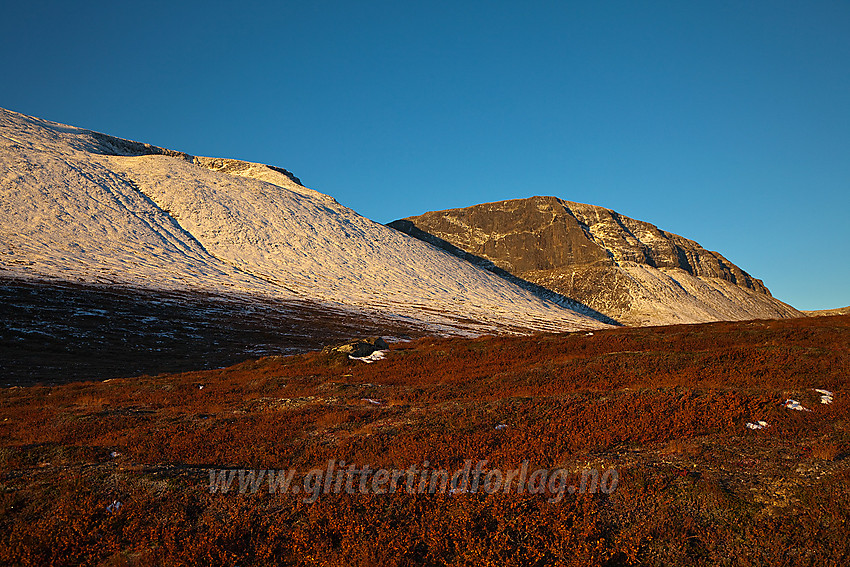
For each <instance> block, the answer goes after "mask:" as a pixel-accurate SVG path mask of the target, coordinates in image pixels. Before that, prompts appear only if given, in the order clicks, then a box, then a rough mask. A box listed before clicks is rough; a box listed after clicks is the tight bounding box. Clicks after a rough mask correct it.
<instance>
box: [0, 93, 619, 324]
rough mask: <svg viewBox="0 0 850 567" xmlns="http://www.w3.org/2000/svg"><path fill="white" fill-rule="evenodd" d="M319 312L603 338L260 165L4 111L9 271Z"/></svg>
mask: <svg viewBox="0 0 850 567" xmlns="http://www.w3.org/2000/svg"><path fill="white" fill-rule="evenodd" d="M4 273H5V274H6V275H12V276H29V277H33V278H45V277H48V278H59V279H62V280H68V281H78V282H87V283H101V284H109V285H116V284H118V285H120V284H126V285H132V286H140V287H149V288H156V289H192V290H204V291H209V292H213V293H219V294H220V293H231V294H239V295H249V296H250V295H256V296H264V297H272V298H276V299H292V300H305V299H307V300H315V301H317V302H321V303H325V304H328V305H340V304H341V305H347V306H354V307H356V308H358V309H360V310H362V311H364V312H370V311H371V312H379V313H381V314H383V315H384V316H386V315H388V314H389V315H396V316H398V317H399V318H402V319H407V320H411V321H421V322H423V323H425V324H426V325H427V326H428V327H429V328H431V329H433V330H437V331H444V332H473V333H481V332H493V331H512V330H513V331H516V330H575V329H583V328H596V327H601V326H603V325H602V324H601V323H599V322H598V321H597V320H595V319H592V318H590V317H588V316H586V315H584V314H581V313H578V312H576V311H574V310H571V309H568V308H565V307H563V306H561V305H558V304H555V303H552V302H550V301H547V300H545V299H541V298H540V297H538V296H536V295H534V294H533V293H530V292H529V291H526V290H524V289H522V288H520V287H518V286H516V285H513V284H511V283H510V282H507V281H505V280H504V279H502V278H499V277H497V276H495V275H493V274H491V273H490V272H488V271H486V270H483V269H480V268H478V267H476V266H473V265H471V264H469V263H468V262H465V261H463V260H461V259H459V258H457V257H455V256H452V255H451V254H447V253H446V252H444V251H442V250H439V249H437V248H435V247H433V246H431V245H429V244H426V243H424V242H422V241H420V240H417V239H415V238H411V237H409V236H407V235H404V234H401V233H399V232H398V231H395V230H393V229H391V228H388V227H385V226H383V225H381V224H378V223H375V222H373V221H370V220H369V219H366V218H364V217H362V216H360V215H358V214H357V213H355V212H354V211H352V210H351V209H348V208H346V207H344V206H342V205H340V204H339V203H337V202H336V201H335V200H334V199H333V198H331V197H329V196H327V195H323V194H321V193H318V192H316V191H313V190H311V189H308V188H306V187H303V186H302V185H301V184H300V183H299V182H298V180H297V178H295V177H294V176H293V175H292V174H290V173H289V172H287V171H285V170H282V169H278V168H273V167H268V166H264V165H260V164H251V163H245V162H240V161H235V160H224V159H216V158H197V157H193V156H189V155H186V154H182V153H180V152H175V151H171V150H164V149H162V148H157V147H154V146H150V145H148V144H142V143H138V142H131V141H128V140H121V139H118V138H112V137H110V136H106V135H104V134H99V133H96V132H92V131H89V130H84V129H80V128H74V127H70V126H64V125H60V124H56V123H53V122H48V121H44V120H40V119H37V118H32V117H29V116H25V115H22V114H18V113H15V112H11V111H8V110H0V274H4Z"/></svg>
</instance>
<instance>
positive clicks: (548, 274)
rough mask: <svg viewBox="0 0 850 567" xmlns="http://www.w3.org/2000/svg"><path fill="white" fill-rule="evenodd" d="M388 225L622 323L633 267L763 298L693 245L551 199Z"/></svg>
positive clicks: (758, 286)
mask: <svg viewBox="0 0 850 567" xmlns="http://www.w3.org/2000/svg"><path fill="white" fill-rule="evenodd" d="M389 226H392V227H393V228H396V229H398V230H401V231H402V232H406V233H408V234H410V235H411V236H416V237H417V238H420V239H423V240H427V241H430V242H432V243H435V244H438V245H441V246H442V247H443V248H450V247H452V246H454V247H457V249H459V250H455V251H453V253H456V254H457V253H458V252H459V251H462V254H465V255H466V256H470V257H471V258H473V259H477V260H478V263H479V264H482V265H483V263H486V261H489V262H492V264H494V265H495V266H496V267H498V268H501V269H503V270H506V271H507V272H510V273H511V274H513V275H514V276H517V277H520V278H522V279H525V280H527V281H529V282H532V283H535V284H538V285H541V286H544V287H546V288H548V289H550V290H553V291H555V292H557V293H560V294H563V295H565V296H567V297H570V298H573V299H575V300H577V301H580V302H582V303H584V304H585V305H587V306H589V307H591V308H593V309H596V310H598V311H600V312H602V313H605V314H608V315H610V316H612V317H622V316H623V315H624V314H625V315H626V317H625V318H626V319H628V313H629V311H630V310H632V309H633V308H634V307H635V306H636V304H637V303H640V301H642V298H643V296H645V295H646V294H645V293H644V290H643V289H642V288H641V287H640V285H641V284H636V283H635V282H634V281H630V280H631V279H632V278H630V276H629V271H628V270H629V269H634V267H635V266H645V267H649V268H653V269H658V270H661V271H663V272H664V273H668V274H669V273H681V272H678V270H682V271H684V272H687V273H688V274H690V275H692V276H695V277H697V278H702V279H708V278H717V279H721V280H724V281H726V282H729V283H731V284H734V285H735V286H738V287H740V288H743V289H745V290H749V291H750V292H754V293H755V294H758V295H760V296H766V297H770V292H769V291H768V289H767V288H766V287H765V286H764V284H763V283H762V282H761V280H758V279H756V278H753V277H752V276H750V275H749V274H747V273H746V272H745V271H743V270H742V269H740V268H739V267H738V266H736V265H734V264H732V263H731V262H729V261H728V260H727V259H726V258H724V257H723V256H722V255H720V254H719V253H717V252H712V251H709V250H706V249H704V248H703V247H702V246H700V245H699V244H697V243H696V242H694V241H692V240H688V239H687V238H683V237H681V236H679V235H676V234H672V233H669V232H665V231H663V230H660V229H659V228H658V227H656V226H654V225H652V224H649V223H646V222H642V221H638V220H634V219H631V218H629V217H625V216H623V215H620V214H618V213H616V212H614V211H611V210H609V209H605V208H602V207H596V206H593V205H585V204H581V203H573V202H570V201H564V200H561V199H558V198H556V197H531V198H529V199H515V200H510V201H501V202H497V203H484V204H481V205H474V206H472V207H467V208H464V209H452V210H447V211H435V212H429V213H425V214H423V215H419V216H416V217H409V218H407V219H403V220H400V221H395V222H393V223H390V225H389ZM439 242H442V244H440V243H439ZM450 251H452V250H450ZM468 259H469V258H468ZM776 303H779V302H776ZM783 305H784V304H783ZM786 307H787V306H786ZM789 309H790V308H789ZM791 311H793V309H791Z"/></svg>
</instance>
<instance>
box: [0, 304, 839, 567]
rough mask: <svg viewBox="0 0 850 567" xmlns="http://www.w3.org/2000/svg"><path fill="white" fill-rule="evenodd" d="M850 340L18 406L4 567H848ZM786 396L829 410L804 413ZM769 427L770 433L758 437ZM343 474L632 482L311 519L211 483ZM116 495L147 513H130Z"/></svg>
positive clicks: (409, 501)
mask: <svg viewBox="0 0 850 567" xmlns="http://www.w3.org/2000/svg"><path fill="white" fill-rule="evenodd" d="M848 345H850V316H838V317H823V318H806V319H795V320H785V321H755V322H743V323H713V324H703V325H688V326H673V327H653V328H637V329H636V328H623V329H612V330H607V331H597V332H595V333H593V334H592V335H587V334H585V333H572V334H567V335H539V336H533V337H511V338H504V337H500V338H481V339H474V340H464V339H427V338H426V339H419V340H417V341H413V342H410V343H401V344H397V345H394V346H393V348H392V350H391V351H390V353H389V355H388V357H387V358H386V359H385V360H383V361H380V362H378V363H375V364H371V365H366V364H362V363H360V362H356V361H351V360H348V359H347V358H344V357H342V356H340V355H334V354H328V353H310V354H305V355H299V356H293V357H276V358H266V359H261V360H258V361H252V362H246V363H243V364H239V365H237V366H233V367H230V368H227V369H223V370H213V371H205V372H194V373H185V374H176V375H162V376H157V377H147V376H143V377H139V378H130V379H121V380H112V381H109V382H106V383H101V382H96V383H76V384H69V385H65V386H57V387H39V386H36V387H32V388H23V389H21V388H13V389H6V390H3V391H2V393H0V474H2V477H0V478H2V488H3V491H2V496H0V498H2V500H0V563H3V564H6V563H9V564H16V563H17V564H26V565H41V564H49V563H57V564H79V563H84V564H112V565H121V564H139V565H144V564H152V563H161V564H173V565H178V564H198V565H206V564H210V563H213V564H223V565H265V564H277V563H282V564H317V565H319V564H326V565H358V564H359V565H374V564H384V565H409V564H422V565H469V564H476V565H532V564H533V565H594V564H607V565H631V564H646V565H679V564H702V565H761V564H771V565H809V564H841V563H844V562H846V561H847V560H848V557H850V537H848V536H847V520H848V514H850V466H848V464H850V462H849V461H850V460H848V459H847V458H845V455H847V454H848V452H850V434H848V431H847V425H848V421H847V418H848V411H850V396H848V395H847V392H848V383H847V382H848V375H850V372H848V371H849V370H850V356H848V354H850V347H849V346H848ZM199 386H203V388H200V387H199ZM813 388H825V389H828V390H831V391H833V392H835V394H836V395H835V401H834V403H832V404H830V405H823V404H820V403H819V396H818V394H816V393H815V392H813V391H812V389H813ZM364 398H374V399H378V400H381V401H382V405H373V404H371V403H369V402H367V401H364ZM786 398H793V399H796V400H799V401H801V402H802V403H803V405H805V406H806V407H809V408H812V410H813V411H812V412H795V411H790V410H786V409H784V408H783V407H782V403H783V402H784V401H785V399H786ZM759 419H763V420H765V421H767V422H768V423H769V424H770V427H769V428H767V429H764V430H761V431H750V430H748V429H746V427H745V424H746V422H749V421H755V420H759ZM496 424H507V425H508V427H507V428H506V429H502V430H496V429H495V427H494V426H495V425H496ZM112 451H118V452H120V453H121V455H120V456H118V457H116V458H112V457H111V456H110V453H111V452H112ZM328 459H338V460H345V461H346V462H348V463H356V464H358V465H364V464H368V465H370V466H371V467H372V468H373V469H374V468H378V467H387V468H397V469H404V468H407V467H408V466H410V465H412V464H417V465H419V464H421V463H422V462H423V461H424V460H428V461H429V462H430V463H431V467H432V468H446V469H449V470H454V469H457V468H460V467H461V466H462V464H463V461H464V459H476V460H477V459H488V461H489V463H488V466H492V467H499V468H501V469H514V468H516V467H517V466H518V464H519V463H520V462H521V461H522V460H523V459H529V460H530V461H531V463H532V467H537V466H539V467H547V468H553V467H565V468H570V469H576V468H582V467H585V466H594V467H600V468H606V467H611V466H613V467H616V468H617V469H618V470H619V471H620V479H621V480H620V485H619V487H618V489H617V490H616V492H614V493H613V494H611V495H610V496H606V495H576V496H567V497H566V498H564V500H563V501H562V502H560V503H558V504H549V503H547V502H546V495H521V496H520V495H516V494H508V495H505V494H494V495H485V494H475V495H471V494H466V495H455V496H451V495H407V494H394V495H368V496H366V495H347V494H343V495H322V496H321V497H320V498H319V499H318V501H317V502H316V503H314V504H307V503H303V502H301V501H300V499H299V498H298V497H296V496H294V495H283V496H280V495H269V494H267V493H266V494H263V493H262V492H261V493H258V494H256V495H252V496H244V495H243V496H240V495H238V494H232V493H231V494H226V495H222V494H209V492H208V490H207V487H206V484H207V482H208V478H209V477H208V474H207V468H208V467H236V468H276V469H280V468H290V467H295V468H298V469H299V470H302V471H305V472H306V470H307V469H310V468H313V467H323V466H324V465H325V463H326V462H327V460H328ZM113 500H120V501H121V502H123V503H124V506H123V507H122V508H121V510H120V511H118V512H115V513H112V512H108V511H107V509H106V508H107V506H108V505H109V504H110V503H111V502H112V501H113Z"/></svg>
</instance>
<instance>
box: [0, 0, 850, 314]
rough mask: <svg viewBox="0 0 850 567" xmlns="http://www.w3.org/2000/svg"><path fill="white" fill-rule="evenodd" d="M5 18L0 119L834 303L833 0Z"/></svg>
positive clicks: (181, 9)
mask: <svg viewBox="0 0 850 567" xmlns="http://www.w3.org/2000/svg"><path fill="white" fill-rule="evenodd" d="M521 4H525V3H519V2H511V3H506V2H505V3H499V2H446V3H440V2H423V3H410V2H407V3H405V2H353V1H352V2H347V3H342V2H322V1H318V0H317V1H306V0H305V1H299V2H244V3H241V4H239V5H237V4H236V3H232V4H229V3H219V2H198V3H180V2H175V3H171V2H168V3H165V2H154V1H148V2H137V3H132V4H130V3H126V2H114V1H113V2H39V1H29V2H7V3H6V5H4V8H3V17H2V22H0V69H2V71H0V106H3V107H5V108H9V109H11V110H16V111H19V112H23V113H26V114H32V115H36V116H39V117H42V118H47V119H49V120H55V121H58V122H63V123H68V124H73V125H76V126H82V127H85V128H90V129H93V130H98V131H102V132H106V133H109V134H113V135H116V136H121V137H125V138H131V139H135V140H141V141H145V142H150V143H153V144H156V145H160V146H164V147H168V148H172V149H177V150H183V151H186V152H189V153H192V154H196V155H208V156H221V157H233V158H240V159H246V160H251V161H258V162H264V163H270V164H274V165H279V166H282V167H285V168H287V169H289V170H291V171H292V172H294V173H295V174H296V175H298V176H299V177H300V178H301V179H302V181H303V182H304V183H305V185H307V186H309V187H312V188H314V189H317V190H319V191H321V192H323V193H328V194H330V195H333V196H334V197H335V198H336V199H337V200H338V201H340V202H342V203H344V204H346V205H348V206H350V207H352V208H354V209H355V210H357V211H358V212H360V213H361V214H364V215H366V216H368V217H370V218H372V219H374V220H377V221H380V222H388V221H391V220H394V219H396V218H399V217H404V216H409V215H414V214H419V213H422V212H424V211H427V210H437V209H445V208H452V207H462V206H467V205H471V204H474V203H480V202H487V201H496V200H501V199H509V198H519V197H528V196H531V195H556V196H558V197H562V198H564V199H568V200H573V201H580V202H585V203H593V204H597V205H602V206H605V207H609V208H612V209H615V210H617V211H619V212H621V213H623V214H625V215H628V216H631V217H634V218H637V219H641V220H646V221H649V222H652V223H654V224H656V225H658V226H659V227H660V228H662V229H665V230H669V231H671V232H676V233H678V234H681V235H683V236H686V237H688V238H692V239H694V240H696V241H698V242H700V243H701V244H702V245H703V246H705V247H706V248H709V249H712V250H718V251H720V252H721V253H723V254H724V255H725V256H726V257H728V258H729V259H730V260H731V261H733V262H735V263H737V264H738V265H740V266H741V267H743V268H744V269H745V270H747V271H749V272H750V273H751V274H753V275H754V276H756V277H760V278H762V279H764V281H765V283H766V284H767V286H768V287H769V288H770V289H771V290H772V291H773V293H774V295H775V296H777V297H779V298H780V299H783V300H785V301H787V302H789V303H791V304H792V305H794V306H796V307H798V308H801V309H817V308H828V307H838V306H844V305H848V304H850V284H848V282H850V244H848V243H850V221H848V214H849V213H850V2H847V1H845V0H836V1H830V2H826V1H812V2H802V1H800V2H784V1H780V0H769V1H763V2H747V1H735V2H722V1H717V0H712V1H704V2H703V1H687V2H681V1H671V2H634V1H624V2H595V1H586V2H550V3H549V2H546V3H544V2H534V3H530V5H528V6H525V5H521Z"/></svg>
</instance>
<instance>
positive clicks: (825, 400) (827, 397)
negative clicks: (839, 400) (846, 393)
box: [815, 388, 833, 404]
mask: <svg viewBox="0 0 850 567" xmlns="http://www.w3.org/2000/svg"><path fill="white" fill-rule="evenodd" d="M815 392H817V393H818V394H820V395H821V396H820V403H822V404H831V403H832V399H833V393H832V392H830V391H829V390H821V389H818V388H815Z"/></svg>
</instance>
